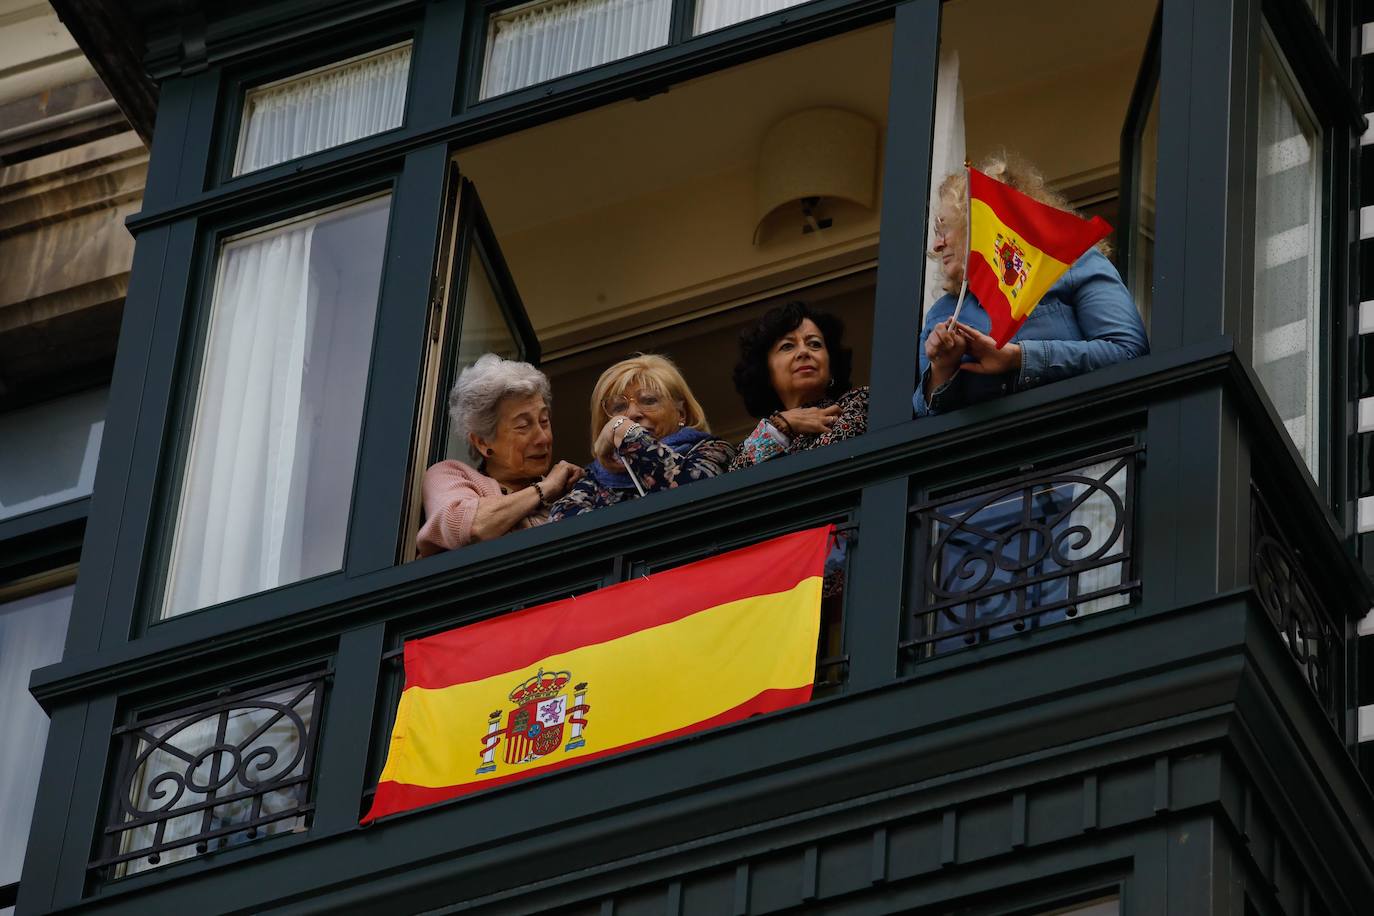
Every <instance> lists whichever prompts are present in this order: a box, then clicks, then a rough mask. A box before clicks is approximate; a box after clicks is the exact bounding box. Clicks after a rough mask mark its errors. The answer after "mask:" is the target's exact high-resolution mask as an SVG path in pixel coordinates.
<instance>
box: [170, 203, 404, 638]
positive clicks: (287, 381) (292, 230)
mask: <svg viewBox="0 0 1374 916" xmlns="http://www.w3.org/2000/svg"><path fill="white" fill-rule="evenodd" d="M389 206H390V201H389V198H387V197H379V198H375V199H372V200H369V201H366V202H364V203H360V204H355V205H353V206H349V207H346V208H343V209H339V210H334V211H332V212H328V213H324V214H318V215H315V216H313V217H311V218H309V219H305V220H300V221H297V222H293V223H291V224H289V225H286V226H282V227H278V228H275V229H272V230H270V231H267V232H262V233H258V234H255V235H253V236H250V237H247V238H243V239H239V240H236V241H232V242H229V243H226V244H225V245H224V247H223V248H222V250H221V252H220V258H219V276H218V281H217V284H216V289H215V297H214V302H213V304H212V306H211V310H210V327H209V332H208V334H207V339H206V343H205V357H204V359H205V362H204V366H203V369H202V374H201V382H200V391H199V396H198V400H197V404H196V414H195V420H194V423H193V424H192V428H191V438H190V446H189V449H188V455H187V461H186V469H185V477H184V479H183V482H182V494H181V505H180V511H179V513H178V521H177V530H176V536H175V539H174V541H173V545H172V553H171V560H170V569H169V571H168V579H167V582H168V585H167V590H166V597H165V603H164V608H163V615H164V616H171V615H174V614H180V613H184V612H185V611H190V610H194V609H196V608H200V607H205V606H207V605H211V604H216V603H218V602H221V601H228V600H229V599H231V598H237V597H239V596H241V595H247V594H250V593H252V592H257V591H262V590H263V589H268V588H272V587H274V586H277V585H282V584H285V583H288V582H294V581H296V580H299V579H304V578H308V577H310V576H316V575H320V574H322V573H326V572H331V571H333V570H336V569H339V568H340V567H341V566H342V564H343V552H344V537H345V534H346V531H347V527H348V514H349V503H350V497H351V494H352V491H353V471H354V465H355V456H356V454H357V450H358V435H359V430H360V426H361V422H362V412H363V396H364V392H365V389H366V387H367V367H368V363H369V357H370V353H371V348H372V329H373V325H374V323H375V319H376V311H377V295H378V292H379V290H380V285H381V274H382V249H383V245H384V242H385V238H386V226H387V213H388V210H389Z"/></svg>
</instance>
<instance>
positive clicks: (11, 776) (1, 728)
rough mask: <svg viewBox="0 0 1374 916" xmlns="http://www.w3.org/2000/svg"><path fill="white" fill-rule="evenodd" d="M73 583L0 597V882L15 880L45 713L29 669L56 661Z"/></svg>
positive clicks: (45, 730) (40, 753)
mask: <svg viewBox="0 0 1374 916" xmlns="http://www.w3.org/2000/svg"><path fill="white" fill-rule="evenodd" d="M74 589H75V587H74V586H71V585H67V586H65V587H62V588H56V589H52V590H49V591H45V592H40V593H39V594H36V595H30V596H28V597H25V598H18V599H13V600H9V601H0V735H3V736H4V740H0V886H2V885H6V884H12V883H13V882H16V881H18V880H19V873H20V871H21V869H22V868H23V865H24V848H25V847H26V846H27V845H28V841H29V821H30V820H31V819H32V817H33V802H34V798H35V797H36V796H37V794H38V774H39V772H40V771H41V770H42V767H43V749H44V747H45V746H46V745H47V740H48V717H47V715H46V714H44V712H43V710H42V708H41V707H40V706H39V705H38V701H37V700H35V699H34V698H33V697H31V696H29V675H30V673H32V672H33V670H34V669H35V668H42V667H43V666H45V665H51V664H53V663H55V662H58V661H61V659H62V649H63V645H64V643H65V642H66V638H67V618H68V616H69V615H70V613H71V609H72V593H73V591H74Z"/></svg>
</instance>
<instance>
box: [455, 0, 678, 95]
mask: <svg viewBox="0 0 1374 916" xmlns="http://www.w3.org/2000/svg"><path fill="white" fill-rule="evenodd" d="M672 9H673V4H672V0H560V2H552V3H549V2H544V3H531V4H528V5H526V6H521V7H517V8H515V9H513V10H504V11H502V12H500V13H494V14H493V15H492V16H491V18H490V19H489V20H488V21H487V59H486V66H484V67H483V68H482V96H481V97H482V98H484V99H489V98H491V97H492V96H496V95H501V94H502V93H506V92H513V91H515V90H516V89H521V88H523V87H525V86H533V85H534V84H535V83H542V82H544V81H545V80H551V79H555V78H556V77H560V76H566V75H567V74H569V73H576V72H577V71H579V70H586V69H587V68H588V67H595V66H598V65H600V64H604V63H608V62H610V61H613V60H620V59H621V58H623V57H629V56H631V55H633V54H639V53H641V52H643V51H648V50H650V49H651V48H661V47H663V46H664V45H666V44H667V43H668V20H669V17H670V14H671V13H672Z"/></svg>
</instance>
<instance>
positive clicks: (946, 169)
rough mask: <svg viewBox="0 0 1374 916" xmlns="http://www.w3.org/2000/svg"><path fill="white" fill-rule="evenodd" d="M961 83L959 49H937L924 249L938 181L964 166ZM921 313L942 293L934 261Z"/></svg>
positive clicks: (930, 236) (930, 237)
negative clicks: (933, 138) (933, 140)
mask: <svg viewBox="0 0 1374 916" xmlns="http://www.w3.org/2000/svg"><path fill="white" fill-rule="evenodd" d="M964 142H965V141H964V86H963V84H962V83H961V82H960V81H959V52H958V51H955V50H946V51H941V52H940V69H939V74H938V81H937V84H936V89H935V142H934V145H933V146H932V148H931V151H930V211H929V214H930V218H929V219H928V220H926V251H929V250H930V249H931V248H932V247H934V245H935V230H934V225H935V210H936V207H937V206H938V205H939V202H940V201H939V190H940V182H942V181H944V180H945V176H947V175H949V174H950V173H952V172H957V171H958V170H959V169H961V168H963V165H964V157H965V152H964ZM926 263H927V267H926V273H927V276H928V277H929V282H928V283H926V295H925V301H924V302H923V303H922V306H921V314H922V315H923V316H924V315H925V313H926V312H928V311H930V307H931V306H932V305H933V304H935V300H936V299H939V298H940V297H941V296H943V295H944V294H945V290H944V287H942V286H941V285H940V276H939V270H938V268H937V267H936V264H935V262H934V261H927V262H926Z"/></svg>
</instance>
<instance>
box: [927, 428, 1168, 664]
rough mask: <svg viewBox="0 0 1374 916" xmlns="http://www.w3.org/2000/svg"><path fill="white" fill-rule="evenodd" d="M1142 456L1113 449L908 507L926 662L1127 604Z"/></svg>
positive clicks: (1131, 592) (1130, 450)
mask: <svg viewBox="0 0 1374 916" xmlns="http://www.w3.org/2000/svg"><path fill="white" fill-rule="evenodd" d="M1140 451H1141V448H1140V447H1139V446H1131V447H1127V448H1120V449H1116V450H1113V451H1110V452H1106V453H1103V454H1100V455H1096V456H1093V457H1090V458H1087V459H1084V460H1080V461H1077V462H1074V463H1072V464H1065V465H1061V466H1058V467H1053V468H1049V469H1045V470H1036V471H1033V472H1028V473H1025V474H1022V475H1020V476H1017V477H1014V478H1011V479H1009V480H1002V481H998V482H996V483H993V484H989V485H987V486H981V487H977V488H974V489H970V490H966V491H964V492H961V493H956V494H953V495H948V496H942V497H940V498H938V499H935V500H931V501H927V502H924V503H922V504H919V505H916V506H913V507H912V509H911V512H912V514H913V516H914V520H915V532H916V533H915V536H914V538H913V540H914V541H915V542H916V544H917V550H916V562H915V565H916V570H915V577H914V584H915V588H914V606H913V610H914V612H915V617H914V620H913V632H912V635H911V638H909V639H908V640H907V641H905V642H904V643H903V644H902V645H903V649H904V650H905V651H906V652H907V653H908V654H910V655H915V656H917V657H928V656H930V655H934V654H938V653H941V652H947V651H950V650H952V649H956V648H962V647H963V646H967V645H972V644H974V643H977V642H982V641H986V640H989V639H995V638H999V637H1002V636H1008V635H1014V634H1015V633H1018V632H1021V631H1024V630H1025V629H1027V628H1028V627H1031V628H1033V627H1038V626H1042V625H1045V624H1049V623H1053V622H1057V621H1060V620H1063V619H1065V618H1069V617H1076V616H1079V615H1082V614H1088V613H1093V612H1096V611H1102V610H1106V609H1108V608H1113V607H1120V606H1122V605H1125V604H1129V603H1130V602H1131V600H1132V597H1133V595H1134V593H1135V591H1136V590H1137V589H1138V588H1139V586H1140V583H1139V582H1138V581H1137V580H1136V578H1135V569H1134V557H1133V554H1132V527H1133V524H1132V522H1133V513H1134V507H1135V487H1136V464H1137V459H1138V454H1139V453H1140Z"/></svg>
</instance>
